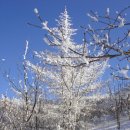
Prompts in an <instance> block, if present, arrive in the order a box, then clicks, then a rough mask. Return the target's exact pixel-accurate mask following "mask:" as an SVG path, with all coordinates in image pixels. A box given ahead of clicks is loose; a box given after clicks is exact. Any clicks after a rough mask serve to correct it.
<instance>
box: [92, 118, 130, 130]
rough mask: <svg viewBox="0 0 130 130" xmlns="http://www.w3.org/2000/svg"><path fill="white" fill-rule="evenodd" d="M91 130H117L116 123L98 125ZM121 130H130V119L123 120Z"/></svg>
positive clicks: (107, 122) (109, 122) (108, 122)
mask: <svg viewBox="0 0 130 130" xmlns="http://www.w3.org/2000/svg"><path fill="white" fill-rule="evenodd" d="M90 130H117V125H116V121H106V122H103V123H102V124H100V125H97V126H96V127H94V128H91V129H90ZM120 130H130V120H128V118H125V117H124V118H122V119H121V129H120Z"/></svg>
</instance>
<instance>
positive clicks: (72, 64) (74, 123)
mask: <svg viewBox="0 0 130 130" xmlns="http://www.w3.org/2000/svg"><path fill="white" fill-rule="evenodd" d="M35 13H36V15H37V16H38V18H39V19H40V21H42V20H41V18H40V16H39V13H38V10H37V9H35ZM56 21H57V23H58V25H57V27H53V28H50V27H49V26H48V22H47V21H45V22H43V21H42V28H43V29H44V30H46V31H47V32H48V35H46V37H45V38H44V40H45V43H47V44H48V45H49V46H52V47H53V51H51V50H50V51H49V50H47V51H41V52H36V51H35V56H36V57H37V58H39V61H40V62H39V63H37V64H33V63H32V62H30V61H27V62H26V63H27V65H28V67H29V68H30V69H31V70H32V71H33V72H34V73H35V74H36V77H37V76H38V77H39V79H40V81H42V82H43V84H44V86H45V87H46V89H47V91H48V92H49V94H50V96H51V98H52V100H54V101H56V102H57V105H58V106H57V107H56V105H52V107H53V108H54V109H53V112H51V111H50V116H52V117H53V116H57V117H58V120H59V121H58V122H57V129H60V130H61V129H66V130H75V129H76V127H78V126H80V125H81V126H82V127H84V125H83V123H82V121H81V120H80V115H81V114H83V115H84V116H85V115H89V114H90V111H91V110H92V106H93V105H95V102H96V101H97V100H100V99H101V98H103V97H104V96H103V95H102V93H101V91H100V90H101V88H102V87H103V85H102V82H101V80H100V79H99V78H100V76H101V75H102V74H103V72H104V71H105V68H106V67H107V61H102V62H93V63H91V59H89V58H88V59H86V58H85V56H86V55H88V53H89V50H88V48H87V42H86V38H85V35H84V39H83V44H77V43H75V41H74V40H73V35H75V34H76V29H73V28H72V27H71V26H72V23H71V18H70V17H69V15H68V12H67V10H66V9H65V11H64V12H63V13H61V15H60V17H59V20H56ZM79 53H83V54H84V56H80V55H79ZM99 53H101V52H99ZM84 108H85V112H83V109H84Z"/></svg>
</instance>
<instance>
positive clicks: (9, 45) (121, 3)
mask: <svg viewBox="0 0 130 130" xmlns="http://www.w3.org/2000/svg"><path fill="white" fill-rule="evenodd" d="M128 5H130V1H129V0H0V59H2V58H5V59H6V61H5V62H2V61H1V60H0V69H2V70H8V69H11V72H12V74H13V73H14V70H15V69H16V64H17V63H21V61H22V58H23V57H22V55H23V52H24V47H25V40H28V41H29V42H30V48H31V50H43V49H44V48H45V45H44V44H43V40H42V39H43V37H44V34H45V32H44V31H42V30H39V29H36V28H33V27H30V26H28V25H27V24H26V23H27V22H31V23H38V20H37V18H36V17H35V15H34V13H33V10H34V8H35V7H36V8H38V9H39V12H40V14H41V15H42V16H43V18H44V19H45V20H48V21H49V23H50V25H51V26H53V25H55V19H56V18H58V16H59V14H60V12H63V10H64V7H65V6H67V9H68V12H69V14H70V16H71V17H72V21H73V24H74V27H76V28H78V29H80V27H79V26H80V25H87V24H88V22H89V21H88V18H87V17H86V13H87V12H89V11H90V10H94V11H98V12H99V13H103V12H104V11H105V10H106V8H108V7H109V8H110V10H112V12H114V11H116V10H121V9H122V8H124V7H126V6H128ZM80 39H82V38H80V37H77V40H79V41H80ZM2 77H3V76H2V74H0V93H3V92H4V93H5V91H6V90H7V83H6V81H5V80H4V78H2ZM14 77H15V75H14Z"/></svg>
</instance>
